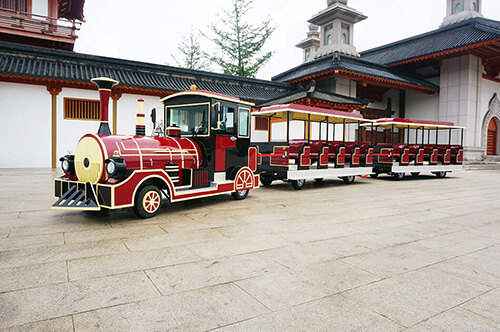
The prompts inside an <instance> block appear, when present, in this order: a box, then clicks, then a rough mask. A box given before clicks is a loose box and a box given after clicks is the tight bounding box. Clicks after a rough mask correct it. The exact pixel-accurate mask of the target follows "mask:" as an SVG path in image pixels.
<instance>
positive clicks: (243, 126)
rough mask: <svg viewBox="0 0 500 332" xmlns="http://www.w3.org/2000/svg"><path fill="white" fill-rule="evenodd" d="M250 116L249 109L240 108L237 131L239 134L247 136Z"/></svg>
mask: <svg viewBox="0 0 500 332" xmlns="http://www.w3.org/2000/svg"><path fill="white" fill-rule="evenodd" d="M249 118H250V111H249V110H246V109H240V114H239V124H240V128H239V130H238V131H239V133H240V136H245V137H247V136H248V121H249Z"/></svg>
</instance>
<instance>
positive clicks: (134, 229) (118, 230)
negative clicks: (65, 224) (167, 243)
mask: <svg viewBox="0 0 500 332" xmlns="http://www.w3.org/2000/svg"><path fill="white" fill-rule="evenodd" d="M158 234H165V231H164V230H163V229H162V228H161V227H158V226H157V225H133V226H128V227H113V228H111V229H109V230H107V231H106V232H103V231H102V230H90V231H78V232H67V233H64V238H65V240H66V243H80V242H88V241H101V240H108V239H124V238H135V237H141V236H152V235H158Z"/></svg>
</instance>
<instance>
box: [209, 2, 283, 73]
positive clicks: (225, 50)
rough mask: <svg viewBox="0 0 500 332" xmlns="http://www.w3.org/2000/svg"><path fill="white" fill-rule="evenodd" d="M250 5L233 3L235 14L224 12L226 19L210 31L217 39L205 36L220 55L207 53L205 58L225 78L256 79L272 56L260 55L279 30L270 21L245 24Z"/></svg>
mask: <svg viewBox="0 0 500 332" xmlns="http://www.w3.org/2000/svg"><path fill="white" fill-rule="evenodd" d="M251 4H252V0H233V2H232V11H230V12H229V11H227V10H223V12H224V17H219V22H218V24H213V23H212V24H211V25H210V26H209V27H208V28H209V30H210V31H211V32H212V33H213V34H214V35H215V36H214V37H209V36H207V35H205V34H203V35H204V36H205V37H207V38H208V39H209V40H211V41H212V42H213V43H214V44H215V45H216V46H217V48H218V51H219V54H208V53H206V52H204V54H205V56H206V57H207V58H208V59H210V61H212V62H214V63H216V64H218V65H219V66H221V67H222V69H223V70H224V73H226V74H231V75H238V76H243V77H255V74H256V73H257V71H258V70H259V69H260V68H261V67H262V65H264V64H265V63H266V62H267V61H269V59H270V58H271V56H272V55H273V52H267V53H265V54H263V55H260V53H261V50H262V48H263V46H264V44H265V43H266V41H267V40H268V39H269V37H270V36H271V34H272V33H273V32H274V30H275V29H276V28H275V27H274V26H273V25H272V21H271V19H268V20H266V21H264V22H262V23H261V24H260V25H258V26H256V25H252V24H249V23H246V22H245V21H244V18H245V15H246V14H247V12H248V10H249V7H250V5H251ZM219 25H222V28H219Z"/></svg>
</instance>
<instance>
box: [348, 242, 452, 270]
mask: <svg viewBox="0 0 500 332" xmlns="http://www.w3.org/2000/svg"><path fill="white" fill-rule="evenodd" d="M447 258H449V256H447V255H445V254H443V253H441V252H436V251H432V250H429V249H426V248H425V247H423V246H421V245H419V244H418V243H408V244H403V245H399V246H394V247H390V248H385V249H382V250H377V251H371V252H368V253H364V254H360V255H354V256H350V257H346V258H342V259H341V261H342V262H344V263H347V264H349V265H352V266H356V267H358V268H361V269H363V270H365V271H369V272H372V273H374V274H377V275H381V276H386V277H390V276H394V275H397V274H401V273H404V272H408V271H412V270H416V269H419V268H422V267H424V266H428V265H431V264H435V263H437V262H440V261H443V260H445V259H447Z"/></svg>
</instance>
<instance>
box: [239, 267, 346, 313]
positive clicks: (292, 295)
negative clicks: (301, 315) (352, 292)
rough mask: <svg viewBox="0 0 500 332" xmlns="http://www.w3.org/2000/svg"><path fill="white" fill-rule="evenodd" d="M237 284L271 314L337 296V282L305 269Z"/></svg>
mask: <svg viewBox="0 0 500 332" xmlns="http://www.w3.org/2000/svg"><path fill="white" fill-rule="evenodd" d="M236 284H237V285H238V286H239V287H241V288H242V289H243V290H245V292H247V293H248V294H250V295H251V296H252V297H254V298H256V299H257V300H258V301H259V302H260V303H262V304H264V305H265V306H266V307H267V308H269V309H271V310H272V311H277V310H282V309H285V308H288V307H291V306H294V305H298V304H303V303H306V302H309V301H313V300H317V299H320V298H323V297H326V296H329V295H333V294H336V293H339V291H340V290H339V289H338V288H337V284H338V282H337V281H336V280H334V279H333V278H330V277H329V276H328V275H327V274H325V273H322V272H321V271H317V270H311V269H309V268H304V269H301V270H290V271H285V272H280V273H273V274H269V275H265V276H261V277H256V278H251V279H246V280H241V281H237V282H236Z"/></svg>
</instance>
